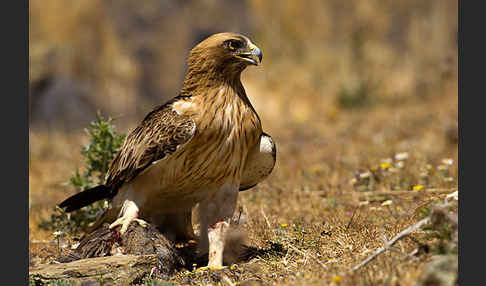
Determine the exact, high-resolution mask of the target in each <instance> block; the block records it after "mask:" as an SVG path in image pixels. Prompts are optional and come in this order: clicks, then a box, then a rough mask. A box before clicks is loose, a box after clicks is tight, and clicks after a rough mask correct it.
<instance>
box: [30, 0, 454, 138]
mask: <svg viewBox="0 0 486 286" xmlns="http://www.w3.org/2000/svg"><path fill="white" fill-rule="evenodd" d="M457 15H458V11H457V2H456V1H444V0H427V1H422V0H409V1H398V2H397V1H384V0H370V1H358V0H347V1H341V0H328V1H317V0H316V1H313V0H303V1H292V0H270V1H257V0H247V1H218V0H204V1H190V0H185V1H180V0H166V1H160V0H144V1H127V0H117V1H113V0H111V1H95V0H84V1H76V2H71V1H63V0H48V1H41V0H31V1H30V10H29V19H30V23H29V28H30V30H29V52H30V53H29V54H30V81H29V87H30V92H29V99H30V101H29V107H30V109H29V110H30V126H31V128H33V129H40V130H46V129H47V130H52V129H61V130H63V131H64V132H77V131H76V130H77V129H79V128H82V127H85V126H86V125H87V124H88V123H89V122H90V121H91V120H93V119H94V118H95V114H96V111H97V110H100V111H101V112H102V114H103V115H106V116H112V117H116V118H117V124H118V126H120V128H129V127H130V126H133V124H136V123H137V122H138V121H139V120H141V119H142V118H143V116H144V115H145V114H146V113H147V112H148V111H150V110H151V108H152V107H153V106H154V105H158V104H161V103H163V102H165V101H167V100H168V99H170V98H172V97H174V96H176V95H177V93H178V91H179V89H180V87H181V85H182V81H183V78H184V74H185V70H186V62H185V60H186V57H187V55H188V53H189V50H190V49H191V48H192V47H193V46H194V45H195V44H197V43H198V42H199V41H201V40H202V39H204V38H205V37H207V36H209V35H211V34H213V33H217V32H223V31H234V32H240V33H243V34H245V35H247V36H249V37H250V38H251V39H252V40H253V42H255V43H256V44H257V45H258V46H259V47H260V48H261V49H262V51H263V54H264V58H263V66H261V67H259V68H249V69H248V70H247V72H245V73H244V75H243V81H244V84H245V86H246V88H247V93H248V94H249V96H250V99H251V100H252V101H253V102H254V105H255V106H256V107H259V108H257V110H259V112H264V113H268V115H265V116H264V118H265V119H268V121H272V120H273V117H272V116H275V117H276V118H279V117H280V115H281V114H288V115H289V117H286V119H289V120H293V121H297V122H307V121H309V120H314V119H315V117H316V116H317V117H322V116H326V115H327V116H330V117H334V116H338V113H339V112H340V111H341V110H343V109H349V108H352V107H362V106H370V105H371V106H374V105H376V104H384V103H386V104H394V103H400V102H403V101H406V100H407V99H408V98H409V97H415V98H422V97H426V96H441V95H442V94H443V93H444V92H447V91H446V89H448V88H450V86H451V85H457V54H458V52H457V43H458V42H457V41H458V39H457V31H458V24H457V22H458V18H457ZM319 106H321V107H319ZM321 108H322V109H323V110H324V111H325V112H324V113H322V112H321V110H320V109H321Z"/></svg>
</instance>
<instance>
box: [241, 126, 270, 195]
mask: <svg viewBox="0 0 486 286" xmlns="http://www.w3.org/2000/svg"><path fill="white" fill-rule="evenodd" d="M276 161H277V146H276V145H275V143H274V142H273V139H272V137H271V136H270V135H268V134H267V133H265V132H263V133H262V135H261V136H260V141H259V142H258V144H256V145H255V146H254V147H253V148H252V149H251V150H250V151H249V152H248V157H247V159H246V164H245V168H244V169H243V174H242V177H241V182H240V192H241V191H246V190H248V189H251V188H253V187H254V186H256V185H257V184H258V183H259V182H261V181H263V180H264V179H265V178H266V177H268V175H270V173H272V170H273V167H274V166H275V162H276Z"/></svg>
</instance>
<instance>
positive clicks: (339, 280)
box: [332, 275, 341, 283]
mask: <svg viewBox="0 0 486 286" xmlns="http://www.w3.org/2000/svg"><path fill="white" fill-rule="evenodd" d="M332 282H334V283H339V282H341V276H339V275H336V276H334V277H333V278H332Z"/></svg>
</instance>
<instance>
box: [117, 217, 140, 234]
mask: <svg viewBox="0 0 486 286" xmlns="http://www.w3.org/2000/svg"><path fill="white" fill-rule="evenodd" d="M132 221H135V222H137V223H138V224H139V225H140V226H141V227H147V225H148V223H147V222H146V221H144V220H141V219H139V218H133V217H121V218H119V219H117V220H116V221H114V222H113V223H112V224H110V227H109V228H110V229H113V228H115V227H117V226H119V225H121V226H122V227H121V229H120V235H123V234H125V232H127V230H128V226H129V225H130V223H131V222H132Z"/></svg>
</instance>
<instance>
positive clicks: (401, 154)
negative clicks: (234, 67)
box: [29, 0, 462, 285]
mask: <svg viewBox="0 0 486 286" xmlns="http://www.w3.org/2000/svg"><path fill="white" fill-rule="evenodd" d="M29 3H30V7H29V19H30V23H29V57H30V69H29V72H30V78H29V111H30V117H29V120H30V133H29V135H30V136H29V147H30V148H29V188H30V192H29V194H30V197H29V230H30V233H29V242H30V245H29V249H30V253H31V265H34V264H37V263H44V262H46V261H50V260H52V259H53V257H55V255H56V253H58V251H59V250H58V248H59V246H58V244H57V243H55V242H54V243H53V231H54V229H52V227H51V228H44V227H41V225H46V224H45V221H46V220H47V221H49V220H50V218H52V217H51V215H52V214H53V213H54V211H53V208H54V206H55V205H56V204H57V203H59V202H61V201H62V200H64V199H65V198H67V197H68V196H69V195H72V194H74V193H75V192H77V191H79V189H77V188H75V187H73V185H71V184H69V183H68V182H69V180H70V178H72V177H73V176H74V175H75V174H76V173H75V172H77V171H76V170H80V172H84V171H85V170H86V162H85V160H84V159H83V155H82V154H81V152H80V151H81V150H82V149H83V148H86V147H85V146H86V145H87V144H88V143H89V142H90V139H89V135H88V134H86V132H85V131H84V129H85V128H87V127H88V126H89V123H90V122H91V121H93V120H94V119H95V118H96V112H97V111H100V112H101V114H102V115H103V117H105V118H107V117H113V118H116V120H115V121H114V125H115V126H114V129H115V130H116V132H118V133H122V134H127V133H129V132H130V131H131V130H133V129H134V128H135V126H136V125H137V124H138V123H139V122H140V121H141V120H142V119H143V117H144V116H145V115H146V114H147V113H148V112H149V111H151V110H152V108H153V107H154V106H156V105H159V104H162V103H164V102H166V101H167V100H169V99H170V98H172V97H174V96H176V95H178V92H179V89H180V88H181V86H182V82H183V79H184V75H185V71H186V69H187V66H186V58H187V56H188V54H189V51H190V49H191V48H192V47H193V46H195V45H196V44H197V43H198V42H200V41H201V40H203V39H204V38H206V37H207V36H209V35H211V34H213V33H218V32H225V31H233V32H239V33H242V34H245V35H246V36H248V37H249V38H250V39H251V40H252V41H253V42H254V43H255V44H256V45H257V46H259V47H260V49H261V50H262V51H263V62H262V65H261V66H259V67H249V68H247V69H246V70H245V72H243V74H242V82H243V85H244V87H245V89H246V92H247V94H248V97H249V99H250V100H251V102H252V104H253V106H254V107H255V109H256V111H257V112H258V114H259V115H260V118H261V120H262V125H263V129H264V131H265V132H267V133H269V134H271V135H272V137H273V139H274V141H275V142H276V144H277V150H278V153H277V163H276V167H275V169H274V171H273V172H272V174H271V175H270V176H269V177H268V178H267V179H266V180H265V181H264V182H262V183H260V184H258V185H257V186H256V187H255V188H253V189H252V190H251V191H248V192H243V193H241V194H240V196H239V198H238V204H239V210H240V214H242V216H243V217H246V218H247V219H246V222H245V225H244V226H245V229H246V230H247V235H248V244H249V245H253V246H258V247H266V246H268V245H267V243H268V241H272V242H274V243H277V244H278V243H284V244H286V243H288V241H290V240H289V239H290V238H289V237H295V238H296V239H297V240H296V241H302V243H304V242H306V243H307V242H309V241H314V242H315V243H313V244H312V245H313V246H312V247H310V246H308V245H307V246H304V245H300V246H299V245H298V244H295V245H296V247H301V248H302V249H305V252H309V253H313V255H314V257H320V259H322V260H323V261H325V259H334V258H339V261H338V262H337V263H334V262H333V263H332V265H333V266H332V267H333V268H329V269H330V270H329V269H326V270H324V271H321V269H322V268H321V267H320V266H319V265H318V264H316V263H314V262H311V261H309V262H308V263H307V264H306V263H304V264H295V265H297V266H296V268H295V269H294V270H295V271H289V270H288V267H290V266H288V265H291V264H288V265H287V264H286V263H285V265H284V264H283V263H282V259H281V257H278V256H277V257H274V258H271V259H270V262H266V261H265V260H262V261H260V262H254V264H255V265H257V266H258V268H259V269H263V270H261V271H256V270H255V271H256V272H255V273H256V275H258V276H259V277H263V278H262V279H269V280H275V284H276V285H284V284H285V283H287V284H289V285H299V284H300V285H312V283H308V281H307V280H305V279H307V278H305V277H307V276H308V275H311V276H312V277H313V279H314V278H315V279H316V280H315V281H316V283H315V285H323V283H324V284H329V283H330V281H332V279H333V275H335V274H336V273H344V271H347V270H348V268H349V267H350V265H353V264H354V265H356V264H357V263H358V262H359V260H360V259H361V258H362V255H360V253H365V251H367V249H373V248H378V247H380V246H381V241H382V238H383V237H385V234H386V237H392V236H394V235H395V234H396V233H397V232H398V231H400V230H401V229H403V228H405V227H406V226H408V225H410V223H411V219H412V220H413V219H414V218H416V215H415V214H416V213H417V212H420V211H417V210H420V206H424V205H427V203H428V202H434V201H436V200H437V199H438V198H439V195H436V193H431V192H429V190H437V189H442V190H446V191H449V190H453V189H454V188H457V179H458V176H457V173H458V165H457V159H458V148H457V147H458V145H457V144H458V121H457V117H458V2H457V1H453V0H407V1H391V0H367V1H361V0H300V1H297V0H267V1H259V0H246V1H229V0H199V1H192V0H165V1H162V0H143V1H128V0H104V1H99V0H98V1H97V0H83V1H65V0H30V2H29ZM85 150H86V149H85ZM395 190H402V191H403V190H404V192H398V193H399V194H406V195H393V196H391V197H383V196H381V197H379V198H375V199H370V198H369V197H368V196H371V197H373V194H375V193H376V192H380V191H381V192H385V193H390V192H392V191H395ZM461 191H462V190H461ZM451 192H452V191H451ZM370 193H371V194H370ZM363 196H365V201H363ZM442 196H445V194H443V195H442ZM358 206H359V207H360V209H359V210H360V213H359V214H358V215H357V216H356V217H355V218H354V223H353V224H352V225H351V226H350V214H353V216H351V220H353V217H354V212H355V210H357V209H358ZM262 217H264V218H265V219H263V218H262ZM51 226H52V223H51ZM286 226H288V227H286ZM291 226H292V227H291ZM304 228H305V230H306V231H307V232H306V239H305V240H301V237H303V233H304V232H300V230H299V229H302V230H303V229H304ZM331 231H332V239H327V238H326V236H323V235H322V233H327V232H331ZM416 239H418V240H420V241H421V243H422V244H424V245H431V244H430V240H427V239H426V238H421V236H416ZM292 241H293V240H292ZM336 241H337V242H339V244H338V243H336ZM348 245H351V246H352V247H353V248H352V251H351V250H350V249H351V248H349V249H348ZM344 246H346V247H345V249H343V247H344ZM402 246H403V247H402ZM400 247H402V248H403V249H402V251H404V250H406V251H407V253H410V252H411V251H412V250H413V249H414V248H416V247H417V245H416V244H415V242H413V241H412V240H409V241H406V242H404V243H403V245H402V244H401V246H400ZM431 247H432V246H431ZM431 253H432V252H431ZM399 255H401V254H394V255H388V256H386V258H384V259H382V260H381V262H380V264H379V267H374V268H372V267H370V268H367V270H366V273H367V274H366V275H368V276H366V275H364V276H363V275H361V274H363V273H359V274H357V275H355V276H352V277H351V278H350V277H346V278H345V279H348V280H346V281H347V282H346V281H345V279H343V281H344V282H343V283H341V284H340V285H385V284H386V285H412V282H413V281H415V279H416V277H417V276H418V275H419V273H420V269H421V267H422V266H423V265H424V263H425V262H424V261H425V260H421V261H420V262H416V261H415V260H407V262H404V260H403V259H402V258H400V257H399ZM285 257H287V255H286V256H285ZM456 257H457V254H456ZM288 259H289V261H290V260H292V259H294V258H291V257H290V256H289V257H288ZM284 260H285V259H284ZM294 260H295V259H294ZM305 261H307V258H305ZM329 261H331V260H329ZM296 263H297V262H296ZM327 263H329V262H327ZM327 263H326V264H327ZM276 265H277V266H276ZM292 265H294V264H292ZM295 265H294V266H295ZM292 267H293V266H292ZM265 269H267V270H268V271H267V270H265ZM264 270H265V271H264ZM249 273H252V271H250V272H249ZM299 273H300V274H299ZM302 273H305V274H302ZM390 273H393V274H390ZM301 274H302V275H301ZM251 275H253V274H251ZM299 275H300V276H299ZM389 275H392V276H389ZM299 277H300V278H299ZM353 277H354V278H353ZM362 277H365V278H362ZM366 277H368V278H366ZM390 277H391V278H390ZM295 279H296V280H295ZM299 279H300V280H299ZM349 279H351V280H349ZM353 279H354V280H353ZM362 279H365V280H366V279H368V282H367V283H365V282H363V281H362ZM390 279H391V280H390ZM301 280H302V283H297V282H296V281H301ZM181 281H183V280H181ZM184 281H185V280H184ZM322 281H327V282H329V283H326V282H322ZM390 281H391V282H390ZM389 282H390V283H389ZM199 285H200V284H199ZM331 285H336V284H331Z"/></svg>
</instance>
